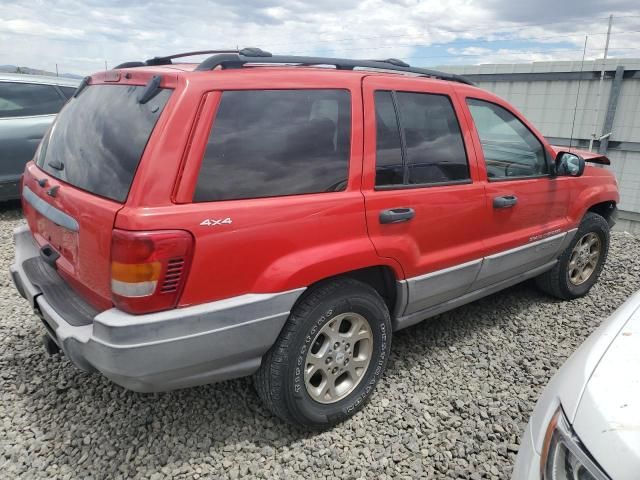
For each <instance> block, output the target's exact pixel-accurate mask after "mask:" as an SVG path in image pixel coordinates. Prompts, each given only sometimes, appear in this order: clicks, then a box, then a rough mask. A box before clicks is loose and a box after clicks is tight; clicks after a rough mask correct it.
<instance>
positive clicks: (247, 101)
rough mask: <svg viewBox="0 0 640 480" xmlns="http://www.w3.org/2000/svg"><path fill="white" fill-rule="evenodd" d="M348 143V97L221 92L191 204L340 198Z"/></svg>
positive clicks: (334, 93)
mask: <svg viewBox="0 0 640 480" xmlns="http://www.w3.org/2000/svg"><path fill="white" fill-rule="evenodd" d="M350 142H351V100H350V95H349V92H347V91H344V90H243V91H227V92H224V93H223V94H222V98H221V100H220V105H219V106H218V112H217V115H216V120H215V122H214V125H213V127H212V129H211V134H210V136H209V140H208V143H207V148H206V151H205V155H204V158H203V160H202V165H201V167H200V174H199V177H198V183H197V186H196V191H195V194H194V201H195V202H207V201H216V200H234V199H242V198H258V197H274V196H281V195H298V194H304V193H319V192H334V191H339V190H344V189H345V188H346V185H347V176H348V167H349V153H350Z"/></svg>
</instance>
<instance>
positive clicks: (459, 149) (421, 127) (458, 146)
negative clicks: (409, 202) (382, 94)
mask: <svg viewBox="0 0 640 480" xmlns="http://www.w3.org/2000/svg"><path fill="white" fill-rule="evenodd" d="M396 95H397V99H398V111H399V114H400V123H401V125H402V131H403V132H404V139H405V143H406V158H407V165H408V168H409V180H408V183H409V184H425V183H427V184H428V183H446V182H455V181H459V180H466V179H468V178H469V167H468V165H467V155H466V152H465V150H464V143H463V140H462V133H461V132H460V126H459V125H458V119H457V118H456V114H455V112H454V110H453V105H451V101H450V100H449V98H448V97H446V96H444V95H432V94H425V93H407V92H398V93H397V94H396Z"/></svg>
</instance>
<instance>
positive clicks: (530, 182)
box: [461, 89, 570, 290]
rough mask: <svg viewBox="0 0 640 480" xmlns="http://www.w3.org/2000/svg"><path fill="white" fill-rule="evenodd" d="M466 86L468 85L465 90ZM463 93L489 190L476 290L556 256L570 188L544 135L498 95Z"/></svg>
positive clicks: (564, 235)
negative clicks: (484, 248) (483, 250)
mask: <svg viewBox="0 0 640 480" xmlns="http://www.w3.org/2000/svg"><path fill="white" fill-rule="evenodd" d="M461 90H463V89H461ZM472 95H477V92H475V91H474V92H473V93H472V94H471V95H468V94H464V93H463V94H462V95H461V100H462V101H463V103H464V104H465V106H466V110H467V119H468V121H469V129H470V131H471V132H472V137H473V141H474V144H475V146H476V151H477V152H478V154H479V158H480V160H481V161H480V165H479V166H480V168H479V171H480V175H481V176H482V177H483V178H482V179H483V180H484V181H486V192H487V212H488V218H487V228H488V232H489V234H488V235H487V239H486V246H487V256H486V258H485V260H484V262H483V266H482V270H481V272H480V274H479V275H478V278H477V280H476V282H475V283H474V286H473V289H474V290H475V289H479V288H483V287H486V286H489V285H494V284H496V283H499V282H501V281H504V280H507V279H510V278H514V277H516V276H517V275H519V274H522V273H526V272H530V271H532V270H533V269H535V268H537V267H541V266H543V265H545V264H547V263H548V262H550V261H552V260H553V259H554V258H555V257H556V256H557V255H558V254H559V252H560V250H561V247H562V245H563V241H564V239H565V237H566V230H567V229H568V221H567V212H568V206H569V195H570V189H569V188H567V187H568V186H567V185H564V184H563V182H564V181H565V180H566V179H564V178H559V177H555V176H554V175H552V168H553V166H552V162H553V158H552V153H551V151H550V149H549V148H548V147H547V145H546V143H545V142H544V140H543V139H542V137H541V136H540V135H539V134H538V133H537V132H536V131H535V130H534V129H533V128H532V127H531V126H529V125H528V124H527V123H526V121H525V120H524V119H523V118H521V117H520V116H519V115H518V114H516V113H515V112H514V111H513V110H512V109H511V108H510V107H509V106H508V104H506V103H505V102H502V101H501V100H499V99H498V98H493V97H491V98H479V97H476V96H472Z"/></svg>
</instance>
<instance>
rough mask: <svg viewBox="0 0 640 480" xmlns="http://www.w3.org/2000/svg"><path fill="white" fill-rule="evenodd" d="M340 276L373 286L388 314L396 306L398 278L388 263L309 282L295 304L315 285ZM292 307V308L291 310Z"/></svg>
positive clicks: (311, 290) (391, 312) (310, 291)
mask: <svg viewBox="0 0 640 480" xmlns="http://www.w3.org/2000/svg"><path fill="white" fill-rule="evenodd" d="M340 278H352V279H354V280H357V281H359V282H362V283H364V284H366V285H369V286H370V287H371V288H373V289H374V290H375V291H376V292H378V294H379V295H380V296H381V297H382V300H384V302H385V304H386V305H387V308H388V309H389V313H390V315H392V316H393V312H394V310H395V308H396V304H397V303H398V301H399V300H401V299H400V298H399V297H400V295H399V293H398V280H399V278H398V277H397V274H396V272H394V270H393V268H391V267H390V266H389V265H383V264H379V265H372V266H368V267H363V268H357V269H354V270H349V271H346V272H342V273H339V274H336V275H332V276H329V277H326V278H323V279H321V280H318V281H316V282H313V283H312V284H310V285H309V286H308V287H307V289H306V290H305V291H304V292H303V294H302V295H300V297H299V298H298V299H297V300H296V303H295V304H294V307H293V308H295V305H296V304H298V303H300V302H301V301H303V300H304V299H305V298H306V296H307V295H309V294H311V293H312V292H313V290H314V289H315V287H317V286H320V285H323V284H325V283H327V282H331V281H335V280H338V279H340ZM293 308H292V310H293Z"/></svg>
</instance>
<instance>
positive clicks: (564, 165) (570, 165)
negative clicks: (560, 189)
mask: <svg viewBox="0 0 640 480" xmlns="http://www.w3.org/2000/svg"><path fill="white" fill-rule="evenodd" d="M584 166H585V163H584V158H582V157H581V156H579V155H576V154H575V153H569V152H558V156H557V157H556V175H558V176H564V177H579V176H580V175H582V174H583V173H584Z"/></svg>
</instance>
